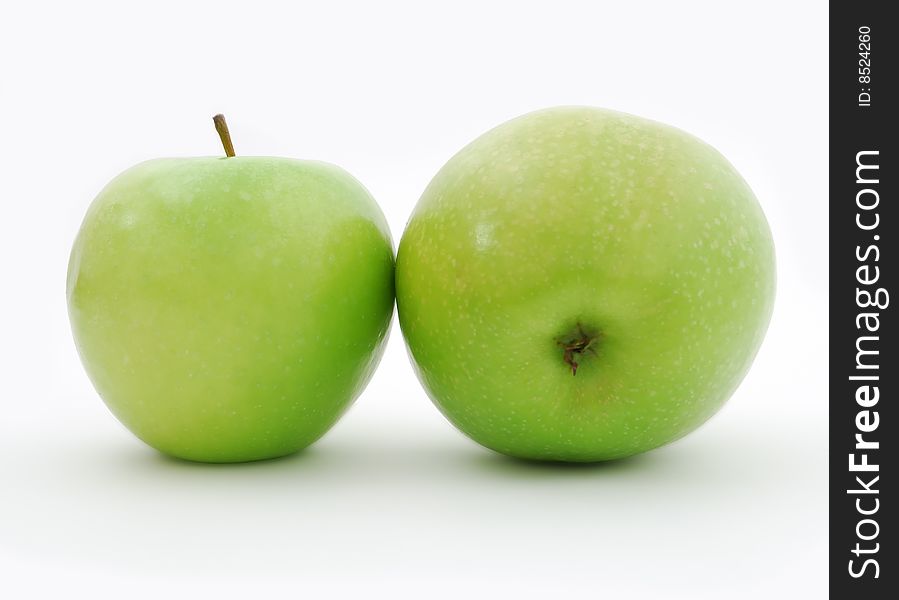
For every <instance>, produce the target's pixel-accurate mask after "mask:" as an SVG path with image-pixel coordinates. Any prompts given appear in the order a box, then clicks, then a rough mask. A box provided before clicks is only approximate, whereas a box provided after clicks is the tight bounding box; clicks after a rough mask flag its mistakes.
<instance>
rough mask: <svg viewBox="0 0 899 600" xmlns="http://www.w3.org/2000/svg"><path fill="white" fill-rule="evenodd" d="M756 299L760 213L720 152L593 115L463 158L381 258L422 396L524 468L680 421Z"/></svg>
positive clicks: (737, 353)
mask: <svg viewBox="0 0 899 600" xmlns="http://www.w3.org/2000/svg"><path fill="white" fill-rule="evenodd" d="M774 287H775V265H774V247H773V243H772V239H771V233H770V231H769V229H768V225H767V222H766V220H765V216H764V214H763V213H762V210H761V208H760V207H759V204H758V202H757V201H756V199H755V197H754V196H753V194H752V191H751V190H750V189H749V186H748V185H747V184H746V182H745V181H744V180H743V179H742V178H741V177H740V175H739V174H738V173H737V172H736V171H735V170H734V168H733V167H732V166H731V165H730V164H729V163H728V162H727V160H725V159H724V157H722V156H721V155H720V154H719V153H718V152H717V151H715V150H714V149H713V148H711V147H710V146H708V145H707V144H705V143H703V142H702V141H700V140H698V139H696V138H695V137H693V136H691V135H689V134H687V133H684V132H683V131H679V130H677V129H674V128H672V127H668V126H666V125H662V124H660V123H656V122H653V121H649V120H645V119H641V118H638V117H635V116H631V115H627V114H622V113H617V112H612V111H607V110H600V109H594V108H575V107H570V108H555V109H549V110H544V111H540V112H536V113H532V114H529V115H525V116H523V117H520V118H518V119H514V120H512V121H510V122H508V123H505V124H504V125H501V126H499V127H497V128H496V129H493V130H492V131H490V132H488V133H487V134H485V135H483V136H482V137H480V138H478V139H477V140H475V141H474V142H472V143H471V144H470V145H469V146H467V147H466V148H464V149H463V150H462V151H461V152H459V153H458V154H457V155H456V156H454V157H453V158H452V159H451V160H450V161H449V163H447V165H446V166H444V167H443V169H442V170H441V171H440V172H439V173H438V174H437V176H436V177H435V178H434V180H433V181H432V182H431V184H430V185H429V186H428V188H427V190H425V192H424V195H423V196H422V198H421V200H420V201H419V203H418V206H417V207H416V209H415V212H414V213H413V215H412V218H411V220H410V221H409V224H408V227H407V229H406V231H405V233H404V234H403V238H402V241H401V242H400V248H399V253H398V256H397V305H398V310H399V316H400V324H401V326H402V329H403V333H404V335H405V338H406V342H407V344H408V347H409V350H410V353H411V356H412V359H413V362H414V364H415V366H416V368H417V372H418V375H419V377H420V379H421V381H422V383H423V384H424V386H425V388H426V390H427V392H428V394H429V395H430V397H431V398H432V399H433V401H434V402H435V403H436V404H437V406H438V407H439V408H440V409H441V410H442V411H443V413H444V414H445V415H446V416H447V418H448V419H449V420H450V421H452V422H453V423H454V424H455V425H456V426H457V427H458V428H459V429H461V430H462V431H463V432H464V433H466V434H467V435H469V436H470V437H471V438H473V439H474V440H476V441H477V442H480V443H481V444H483V445H484V446H487V447H488V448H492V449H494V450H497V451H499V452H502V453H505V454H509V455H512V456H517V457H523V458H532V459H546V460H562V461H598V460H607V459H614V458H619V457H625V456H629V455H632V454H636V453H639V452H643V451H646V450H649V449H652V448H655V447H657V446H660V445H662V444H665V443H667V442H670V441H672V440H675V439H677V438H679V437H681V436H683V435H685V434H686V433H688V432H690V431H691V430H693V429H695V428H696V427H698V426H699V425H700V424H701V423H703V422H704V421H705V420H706V419H708V418H709V417H710V416H711V415H712V414H714V413H715V412H716V411H717V410H718V409H719V408H720V407H721V406H722V404H723V403H724V402H725V401H726V400H727V399H728V397H729V396H730V395H731V393H732V392H733V391H734V389H735V388H736V387H737V385H738V384H739V383H740V381H741V379H742V378H743V376H744V374H745V373H746V371H747V369H748V368H749V366H750V364H751V363H752V360H753V358H754V356H755V354H756V352H757V350H758V348H759V345H760V344H761V341H762V338H763V337H764V334H765V330H766V328H767V325H768V321H769V318H770V315H771V310H772V304H773V300H774Z"/></svg>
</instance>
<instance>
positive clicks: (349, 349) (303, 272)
mask: <svg viewBox="0 0 899 600" xmlns="http://www.w3.org/2000/svg"><path fill="white" fill-rule="evenodd" d="M393 268H394V258H393V249H392V243H391V240H390V234H389V231H388V228H387V224H386V222H385V220H384V216H383V214H382V213H381V211H380V209H379V208H378V206H377V204H376V203H375V201H374V200H373V199H372V198H371V196H370V195H369V194H368V192H367V191H366V190H365V189H364V188H363V187H362V185H361V184H360V183H359V182H357V181H356V180H355V179H353V178H352V177H351V176H350V175H348V174H347V173H346V172H344V171H343V170H341V169H339V168H337V167H334V166H331V165H327V164H324V163H318V162H306V161H298V160H290V159H283V158H261V157H236V158H234V157H232V158H188V159H160V160H153V161H149V162H145V163H142V164H140V165H137V166H135V167H133V168H132V169H130V170H128V171H126V172H125V173H123V174H122V175H120V176H118V177H117V178H116V179H114V180H113V181H112V182H111V183H110V184H109V185H108V186H107V187H106V188H105V189H104V190H103V191H102V192H101V193H100V195H99V196H98V197H97V198H96V200H94V202H93V204H92V205H91V207H90V209H89V211H88V213H87V216H86V217H85V219H84V223H83V225H82V227H81V230H80V231H79V233H78V237H77V239H76V241H75V244H74V247H73V249H72V253H71V258H70V261H69V273H68V285H67V292H68V305H69V314H70V319H71V324H72V329H73V332H74V335H75V341H76V343H77V346H78V350H79V353H80V355H81V357H82V361H83V363H84V366H85V368H86V369H87V372H88V374H89V376H90V378H91V380H92V381H93V383H94V385H95V387H96V389H97V391H98V392H99V393H100V395H101V396H102V398H103V400H104V401H105V402H106V404H107V405H108V406H109V408H110V409H111V410H112V412H113V413H114V414H115V415H116V417H118V418H119V420H121V421H122V423H124V424H125V425H126V426H127V427H128V428H129V429H130V430H131V431H133V432H134V433H135V434H136V435H137V436H138V437H139V438H141V439H142V440H144V441H145V442H146V443H148V444H150V445H151V446H153V447H154V448H157V449H158V450H161V451H162V452H165V453H167V454H170V455H173V456H177V457H181V458H186V459H191V460H198V461H209V462H232V461H248V460H257V459H263V458H271V457H275V456H281V455H284V454H289V453H291V452H294V451H296V450H299V449H301V448H303V447H305V446H307V445H309V444H310V443H312V442H313V441H315V440H316V439H317V438H318V437H319V436H321V435H322V434H323V433H324V432H325V431H327V429H328V428H329V427H330V426H331V425H332V424H333V423H334V422H335V421H336V420H337V418H338V417H339V416H340V414H341V413H342V412H343V411H344V410H345V409H346V408H347V407H348V406H349V404H350V403H351V402H352V400H353V399H354V398H355V397H356V396H357V395H358V394H359V393H360V392H361V391H362V389H363V387H364V386H365V384H366V382H367V381H368V379H369V377H370V375H371V374H372V371H373V370H374V368H375V367H376V365H377V362H378V360H379V359H380V355H381V352H382V349H383V345H384V341H385V338H386V337H387V332H388V326H389V323H390V317H391V314H392V311H393Z"/></svg>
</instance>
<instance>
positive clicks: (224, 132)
mask: <svg viewBox="0 0 899 600" xmlns="http://www.w3.org/2000/svg"><path fill="white" fill-rule="evenodd" d="M212 122H213V123H215V130H216V131H217V132H218V134H219V137H220V138H221V140H222V146H224V147H225V155H226V156H229V157H230V156H234V144H232V143H231V133H230V132H229V131H228V124H227V123H226V122H225V115H222V114H218V115H215V116H214V117H212Z"/></svg>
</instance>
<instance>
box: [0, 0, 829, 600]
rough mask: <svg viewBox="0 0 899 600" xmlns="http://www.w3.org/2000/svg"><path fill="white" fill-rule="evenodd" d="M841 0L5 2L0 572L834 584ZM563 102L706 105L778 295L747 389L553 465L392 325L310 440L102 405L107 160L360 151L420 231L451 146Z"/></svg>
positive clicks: (411, 591)
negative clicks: (81, 333)
mask: <svg viewBox="0 0 899 600" xmlns="http://www.w3.org/2000/svg"><path fill="white" fill-rule="evenodd" d="M826 29H827V15H826V3H822V2H784V1H775V2H760V1H756V2H752V3H745V4H738V3H733V2H720V1H718V2H712V1H710V2H667V1H659V2H654V3H653V2H620V1H616V2H566V1H554V2H539V3H530V2H514V3H513V2H510V3H489V2H483V1H481V2H467V1H460V0H454V1H453V2H446V3H439V4H438V3H425V2H391V1H388V2H385V1H379V2H356V3H351V2H325V1H320V2H316V3H309V2H302V3H301V2H294V3H288V2H284V3H272V2H261V1H247V0H242V1H241V2H225V1H222V0H219V1H216V2H187V1H184V0H182V1H176V2H169V1H160V0H157V1H155V2H146V3H140V4H138V3H127V2H95V1H84V0H83V1H79V2H66V3H62V2H60V3H56V4H53V3H46V2H30V3H25V2H21V3H18V6H16V7H11V6H9V5H8V4H4V5H3V8H2V9H0V78H2V79H0V173H2V178H0V183H2V190H3V192H2V197H3V201H2V219H0V261H2V262H0V282H2V294H0V359H2V360H0V364H2V365H3V366H2V384H0V385H2V388H0V409H2V410H0V596H2V597H4V598H10V599H13V598H15V599H18V598H58V597H63V596H65V597H69V598H72V597H75V598H80V597H84V598H125V597H127V598H159V597H167V598H200V597H216V598H231V597H234V598H265V597H279V598H300V597H305V598H318V597H328V596H335V597H354V598H355V597H366V598H369V597H384V598H404V597H408V598H459V597H468V598H482V597H484V598H506V597H509V598H513V597H514V598H527V597H541V598H546V597H550V595H551V594H552V595H553V597H555V596H556V595H559V596H561V597H569V598H577V597H585V598H600V597H603V598H625V599H626V598H665V599H668V598H690V599H702V598H728V599H739V598H758V597H767V598H793V597H796V598H800V597H801V598H821V597H824V595H825V591H826V582H825V579H826V539H827V520H826V518H827V501H826V470H827V453H826V452H827V439H826V427H827V414H826V407H827V404H826V394H827V387H826V381H825V375H826V357H827V350H826V341H827V322H826V315H827V299H826V289H827V279H826V278H827V271H826V250H827V246H826V243H827V233H826V227H827V188H826V183H825V176H826V147H827V120H826V117H827V101H826V91H827V89H826V87H827V72H826V57H827V34H826ZM557 104H590V105H599V106H605V107H610V108H615V109H619V110H624V111H627V112H632V113H636V114H639V115H643V116H646V117H650V118H653V119H657V120H660V121H664V122H667V123H670V124H673V125H675V126H678V127H681V128H683V129H686V130H688V131H691V132H693V133H695V134H697V135H698V136H700V137H701V138H703V139H705V140H706V141H708V142H710V143H711V144H713V145H714V146H716V147H717V148H718V149H719V150H721V151H722V152H723V153H724V154H725V155H726V156H727V157H728V158H729V159H730V160H731V161H732V162H733V163H734V164H735V165H736V166H737V168H738V169H739V170H740V171H741V173H742V174H743V175H744V176H745V177H746V179H747V180H748V181H749V182H750V184H751V185H752V187H753V188H754V189H755V191H756V194H757V195H758V197H759V199H760V201H761V203H762V205H763V207H764V209H765V211H766V213H767V215H768V217H769V219H770V222H771V226H772V229H773V231H774V236H775V240H776V242H777V249H778V262H779V290H778V292H779V294H778V301H777V306H776V310H775V314H774V319H773V321H772V324H771V329H770V331H769V334H768V337H767V339H766V342H765V344H764V346H763V348H762V350H761V353H760V354H759V357H758V359H757V361H756V364H755V366H754V368H753V370H752V371H751V372H750V374H749V376H748V377H747V378H746V380H745V382H744V383H743V385H742V387H741V388H740V389H739V391H738V392H737V393H736V394H735V395H734V397H733V398H732V399H731V401H730V403H729V404H728V405H727V406H726V407H725V409H724V410H723V411H722V412H721V413H720V414H719V415H718V416H716V417H715V418H714V419H712V420H711V421H710V422H709V423H708V424H707V425H705V426H704V427H702V428H701V429H700V430H698V431H697V432H695V433H694V434H693V435H691V436H689V437H687V438H686V439H684V440H682V441H680V442H678V443H676V444H674V445H672V446H670V447H667V448H665V449H662V450H658V451H655V452H652V453H650V454H647V455H644V456H642V457H638V458H636V459H633V460H629V461H623V462H618V463H612V464H607V465H599V466H593V467H558V466H535V465H530V464H523V463H520V462H515V461H510V460H507V459H504V458H502V457H499V456H496V455H493V454H491V453H490V452H488V451H486V450H483V449H481V448H479V447H478V446H476V445H475V444H473V443H472V442H469V441H468V440H467V439H465V438H463V437H462V435H461V434H459V433H457V432H456V431H455V430H454V429H453V428H452V427H451V426H450V425H449V424H448V423H447V422H446V421H445V420H444V419H443V418H442V417H441V415H440V414H439V413H438V412H437V410H436V409H434V408H433V406H432V405H431V403H430V402H429V401H428V399H427V398H426V396H425V394H424V393H423V392H422V389H421V388H420V386H419V384H418V382H417V381H416V379H415V377H414V375H413V373H412V370H411V368H410V367H409V364H408V361H407V358H406V355H405V352H404V348H403V344H402V339H401V335H400V331H399V329H398V328H397V327H396V326H394V329H393V332H392V337H391V339H390V343H389V347H388V348H387V353H386V356H385V358H384V361H383V363H382V365H381V368H380V369H379V371H378V372H377V374H376V375H375V378H374V380H373V381H372V383H371V385H370V386H369V388H368V390H367V391H366V392H365V393H364V394H363V396H362V397H361V398H360V399H359V401H358V402H357V403H356V405H355V406H354V407H353V408H352V409H351V410H350V412H349V413H348V414H347V415H346V416H345V418H344V419H343V420H342V421H341V422H340V423H339V424H338V425H337V426H336V427H335V428H334V429H333V430H332V431H331V432H330V433H329V434H328V435H327V436H326V437H325V438H324V439H322V440H321V441H320V442H319V443H318V444H316V445H315V446H314V447H313V448H311V449H310V450H308V451H306V452H303V453H301V454H299V455H297V456H295V457H292V458H288V459H284V460H279V461H271V462H266V463H258V464H249V465H236V466H203V465H195V464H188V463H183V462H177V461H173V460H169V459H166V458H163V457H161V456H159V455H157V454H156V453H155V452H153V451H152V450H150V449H149V448H147V447H145V446H143V445H142V444H141V443H140V442H138V441H137V440H136V439H135V438H133V437H132V436H131V434H129V433H128V432H127V431H126V430H125V429H124V428H123V427H122V426H120V425H119V424H118V423H117V422H116V421H115V419H114V418H113V417H112V416H111V415H110V414H109V413H108V412H107V410H106V408H105V407H104V405H103V404H102V402H101V401H100V399H99V398H98V397H97V395H96V394H95V393H94V391H93V389H92V387H91V385H90V383H89V381H88V379H87V377H86V376H85V375H84V372H83V370H82V368H81V366H80V364H79V361H78V358H77V356H76V353H75V349H74V345H73V343H72V341H71V335H70V332H69V327H68V322H67V316H66V307H65V293H64V290H65V270H66V262H67V258H68V251H69V247H70V245H71V242H72V240H73V238H74V236H75V233H76V231H77V229H78V226H79V224H80V220H81V218H82V216H83V214H84V212H85V210H86V209H87V206H88V204H89V203H90V201H91V200H92V198H93V196H94V195H95V194H96V193H97V192H98V191H99V190H100V188H101V187H102V186H103V185H104V184H105V183H106V182H107V181H108V180H109V179H110V178H112V177H113V176H114V175H116V174H117V173H119V172H120V171H122V170H124V169H126V168H127V167H129V166H131V165H132V164H134V163H136V162H139V161H141V160H144V159H148V158H153V157H158V156H172V155H177V156H181V155H184V156H189V155H210V154H220V153H221V149H220V146H219V142H218V139H217V138H216V135H215V132H214V130H213V128H212V122H211V120H210V117H211V115H212V114H214V113H215V112H224V113H225V114H226V115H227V116H228V119H229V122H230V124H231V130H232V133H233V135H234V140H235V146H236V148H237V152H238V153H239V154H244V155H254V154H256V155H283V156H293V157H298V158H315V159H320V160H326V161H330V162H334V163H337V164H339V165H341V166H343V167H344V168H346V169H347V170H349V171H350V172H351V173H353V174H354V175H355V176H356V177H358V178H359V179H360V180H361V181H363V182H364V183H365V185H366V186H367V187H368V188H369V189H370V190H371V192H372V193H373V195H374V196H375V197H376V198H377V199H378V201H379V202H380V204H381V206H382V208H383V209H384V212H385V213H386V215H387V218H388V220H389V222H390V225H391V228H392V230H393V234H394V239H395V240H397V241H398V240H399V236H400V234H401V232H402V230H403V226H404V224H405V220H406V218H407V216H408V215H409V214H410V212H411V210H412V207H413V206H414V204H415V202H416V200H417V198H418V196H419V194H420V193H421V191H422V190H423V189H424V187H425V185H426V184H427V182H428V181H429V180H430V178H431V177H432V176H433V175H434V173H436V171H437V170H438V169H439V168H440V166H442V164H443V163H444V162H445V161H446V160H447V159H448V158H449V157H450V156H451V155H452V154H453V153H454V152H456V151H457V150H458V149H459V148H461V147H462V146H463V145H465V144H466V143H468V142H469V141H471V140H472V139H474V138H475V137H476V136H478V135H479V134H481V133H483V132H484V131H486V130H487V129H489V128H490V127H492V126H494V125H497V124H499V123H500V122H503V121H505V120H507V119H509V118H511V117H514V116H516V115H519V114H521V113H524V112H528V111H530V110H533V109H537V108H541V107H545V106H551V105H557Z"/></svg>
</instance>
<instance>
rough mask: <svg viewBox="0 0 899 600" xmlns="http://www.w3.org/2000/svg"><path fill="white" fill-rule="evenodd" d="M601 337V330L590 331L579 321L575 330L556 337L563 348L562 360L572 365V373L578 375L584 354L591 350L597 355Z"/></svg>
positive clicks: (557, 343) (591, 352)
mask: <svg viewBox="0 0 899 600" xmlns="http://www.w3.org/2000/svg"><path fill="white" fill-rule="evenodd" d="M600 337H601V334H600V333H599V332H595V333H591V332H588V331H587V330H586V329H584V326H583V325H581V324H580V323H578V324H577V325H576V326H575V329H574V331H572V332H570V333H569V334H568V335H565V336H562V337H560V338H557V339H556V345H558V346H559V347H560V348H561V349H562V360H563V361H565V364H567V365H568V366H569V367H571V374H572V375H577V368H578V366H579V364H580V363H579V362H578V361H580V360H581V357H583V355H584V354H586V353H588V352H589V353H590V354H592V355H593V356H596V343H597V342H598V341H599V338H600Z"/></svg>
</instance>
